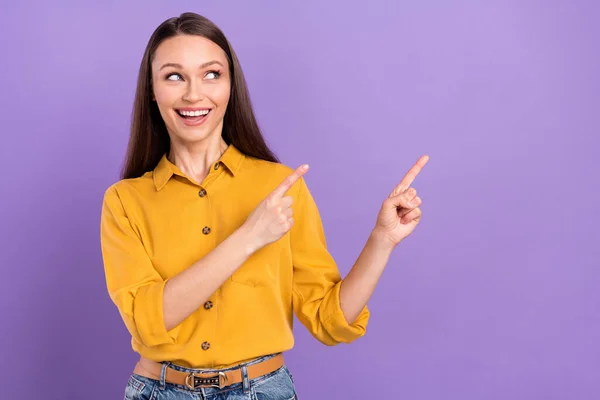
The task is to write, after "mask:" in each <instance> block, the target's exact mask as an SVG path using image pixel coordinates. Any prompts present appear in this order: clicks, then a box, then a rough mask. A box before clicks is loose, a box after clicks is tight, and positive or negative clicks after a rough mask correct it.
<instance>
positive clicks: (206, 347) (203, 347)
mask: <svg viewBox="0 0 600 400" xmlns="http://www.w3.org/2000/svg"><path fill="white" fill-rule="evenodd" d="M208 349H210V343H208V342H204V343H202V350H208Z"/></svg>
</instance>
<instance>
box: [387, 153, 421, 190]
mask: <svg viewBox="0 0 600 400" xmlns="http://www.w3.org/2000/svg"><path fill="white" fill-rule="evenodd" d="M427 161H429V156H428V155H424V156H422V157H421V158H419V160H417V163H416V164H415V165H413V166H412V168H411V169H409V170H408V172H407V173H406V175H404V178H402V180H401V181H400V183H399V184H398V186H396V189H395V190H394V194H398V193H402V192H403V191H405V190H406V189H408V188H409V187H410V185H412V183H413V181H414V180H415V178H416V177H417V175H419V172H421V170H422V169H423V167H424V166H425V164H427Z"/></svg>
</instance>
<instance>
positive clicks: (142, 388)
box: [125, 355, 297, 400]
mask: <svg viewBox="0 0 600 400" xmlns="http://www.w3.org/2000/svg"><path fill="white" fill-rule="evenodd" d="M273 356H274V355H269V356H264V357H260V358H258V359H255V360H252V361H250V362H248V363H245V364H240V365H238V366H236V367H233V368H228V369H222V370H214V369H212V370H211V369H202V370H199V369H190V368H184V367H181V366H178V365H174V364H170V365H169V368H173V369H176V370H178V371H183V372H190V373H191V372H196V373H218V372H219V371H228V370H231V369H235V368H240V369H241V372H242V377H243V382H242V383H234V384H233V385H230V386H226V387H224V388H223V389H219V388H197V389H195V390H190V389H189V388H187V387H186V386H183V385H177V384H173V383H169V382H165V380H164V374H163V376H162V377H161V379H160V380H156V379H151V378H146V377H144V376H141V375H137V374H132V375H131V376H130V377H129V382H128V383H127V387H126V388H125V400H192V399H193V400H296V399H297V397H296V390H295V388H294V380H293V378H292V374H291V373H290V371H289V370H288V368H287V366H286V365H284V366H282V367H281V368H279V369H278V370H276V371H273V372H271V373H269V374H267V375H263V376H260V377H258V378H255V379H248V373H247V370H246V367H247V366H248V365H252V364H255V363H257V362H260V361H263V360H266V359H268V358H271V357H273ZM163 370H164V368H163Z"/></svg>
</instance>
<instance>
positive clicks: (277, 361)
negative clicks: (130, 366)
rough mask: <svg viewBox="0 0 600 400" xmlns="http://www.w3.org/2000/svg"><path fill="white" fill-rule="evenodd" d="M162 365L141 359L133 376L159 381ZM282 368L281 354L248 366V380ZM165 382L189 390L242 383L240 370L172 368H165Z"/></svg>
mask: <svg viewBox="0 0 600 400" xmlns="http://www.w3.org/2000/svg"><path fill="white" fill-rule="evenodd" d="M162 366H163V364H162V363H158V362H155V361H152V360H148V359H147V358H142V359H140V361H138V362H137V363H136V365H135V368H134V370H133V373H134V374H137V375H141V376H145V377H146V378H150V379H156V380H160V374H161V371H162ZM282 366H283V354H278V355H277V356H275V357H271V358H269V359H267V360H264V361H261V362H259V363H256V364H252V365H248V366H247V367H246V368H247V370H248V379H255V378H258V377H260V376H263V375H267V374H268V373H271V372H273V371H276V370H277V369H279V368H281V367H282ZM165 381H166V382H169V383H174V384H177V385H183V386H186V387H187V388H189V389H192V390H193V389H196V388H206V387H216V388H220V389H222V388H224V387H225V386H229V385H233V384H234V383H240V382H242V368H241V367H237V368H235V369H231V370H227V371H219V372H216V373H209V374H208V373H201V374H200V373H192V372H182V371H177V370H175V369H173V368H167V370H166V371H165Z"/></svg>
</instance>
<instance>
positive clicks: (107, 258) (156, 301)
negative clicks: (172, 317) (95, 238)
mask: <svg viewBox="0 0 600 400" xmlns="http://www.w3.org/2000/svg"><path fill="white" fill-rule="evenodd" d="M100 241H101V246H102V257H103V261H104V272H105V276H106V284H107V288H108V293H109V295H110V298H111V299H112V301H113V302H114V303H115V305H116V306H117V308H118V309H119V312H120V314H121V317H122V318H123V321H124V322H125V325H126V327H127V330H128V331H129V332H130V333H131V335H132V337H133V339H134V340H136V341H138V342H139V343H141V344H143V345H144V346H146V347H152V346H157V345H163V344H173V343H175V342H176V336H177V332H178V328H179V327H175V328H173V329H172V330H170V331H167V330H166V327H165V323H164V316H163V293H164V288H165V284H166V282H167V280H165V279H163V278H162V277H161V276H160V274H159V273H158V272H157V271H156V269H155V268H154V266H153V265H152V262H151V260H150V258H149V257H148V254H147V252H146V250H145V248H144V246H143V243H142V239H141V237H140V236H139V235H138V234H137V233H136V231H135V230H134V228H133V226H132V223H131V221H130V219H129V217H128V215H127V213H126V211H125V208H124V206H123V203H122V201H121V198H120V197H119V193H118V191H117V189H116V187H115V186H112V187H111V188H109V189H108V190H107V191H106V193H105V195H104V201H103V204H102V216H101V222H100Z"/></svg>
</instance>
